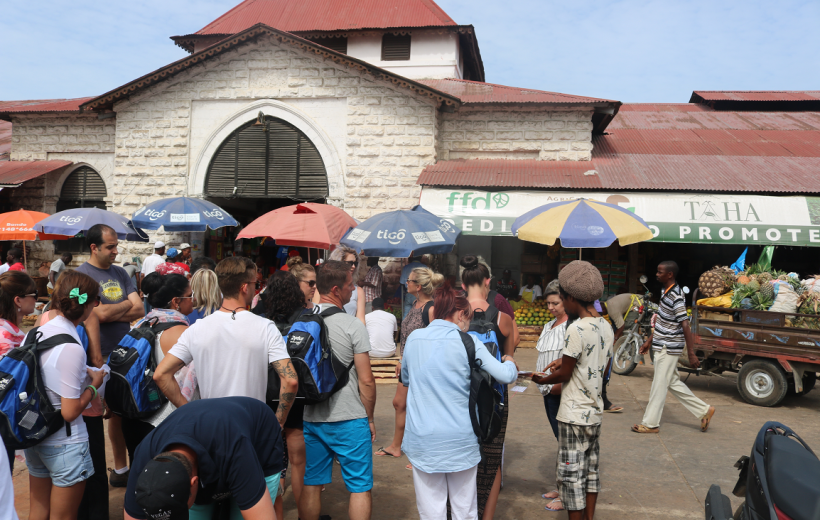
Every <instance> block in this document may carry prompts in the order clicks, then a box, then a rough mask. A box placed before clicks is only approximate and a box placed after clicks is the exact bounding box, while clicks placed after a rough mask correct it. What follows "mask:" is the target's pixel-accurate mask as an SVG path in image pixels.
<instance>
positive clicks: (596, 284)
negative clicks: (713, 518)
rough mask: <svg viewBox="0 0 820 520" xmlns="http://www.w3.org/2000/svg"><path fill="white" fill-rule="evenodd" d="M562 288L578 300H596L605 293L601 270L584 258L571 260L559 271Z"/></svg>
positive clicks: (559, 281)
mask: <svg viewBox="0 0 820 520" xmlns="http://www.w3.org/2000/svg"><path fill="white" fill-rule="evenodd" d="M558 283H560V284H561V288H562V289H564V291H566V292H567V294H569V295H570V296H572V297H573V298H575V299H576V300H580V301H582V302H594V301H595V300H598V299H600V298H601V296H602V295H603V294H604V281H603V279H601V272H600V271H599V270H598V268H596V267H595V266H594V265H592V264H590V263H589V262H584V261H583V260H575V261H573V262H570V263H569V264H568V265H567V266H566V267H564V268H563V269H561V272H560V273H558Z"/></svg>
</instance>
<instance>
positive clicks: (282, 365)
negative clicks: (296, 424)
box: [271, 358, 299, 427]
mask: <svg viewBox="0 0 820 520" xmlns="http://www.w3.org/2000/svg"><path fill="white" fill-rule="evenodd" d="M271 364H272V365H273V369H274V370H276V374H277V375H278V376H279V408H277V409H276V418H277V419H279V424H280V425H282V426H283V427H284V426H285V420H286V419H287V418H288V412H290V408H291V406H293V400H294V399H296V390H298V389H299V378H298V376H297V375H296V371H295V370H294V369H293V363H291V361H290V358H285V359H280V360H279V361H274V362H273V363H271Z"/></svg>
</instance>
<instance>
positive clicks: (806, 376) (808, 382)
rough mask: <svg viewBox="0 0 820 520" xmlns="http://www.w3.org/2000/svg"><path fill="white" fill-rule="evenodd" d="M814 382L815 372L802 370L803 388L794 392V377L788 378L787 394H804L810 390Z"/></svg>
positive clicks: (815, 379)
mask: <svg viewBox="0 0 820 520" xmlns="http://www.w3.org/2000/svg"><path fill="white" fill-rule="evenodd" d="M815 383H817V373H816V372H803V390H802V391H801V392H796V391H795V390H794V379H793V378H789V394H794V395H806V394H807V393H809V392H811V391H812V389H813V388H814V385H815Z"/></svg>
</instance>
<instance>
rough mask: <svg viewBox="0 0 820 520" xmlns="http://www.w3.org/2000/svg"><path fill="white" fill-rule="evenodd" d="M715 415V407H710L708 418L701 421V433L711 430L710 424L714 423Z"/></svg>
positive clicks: (707, 413)
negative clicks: (713, 417)
mask: <svg viewBox="0 0 820 520" xmlns="http://www.w3.org/2000/svg"><path fill="white" fill-rule="evenodd" d="M713 415H715V407H714V406H710V407H709V411H708V412H706V417H704V418H703V419H701V420H700V431H702V432H705V431H706V430H708V429H709V423H710V422H712V416H713Z"/></svg>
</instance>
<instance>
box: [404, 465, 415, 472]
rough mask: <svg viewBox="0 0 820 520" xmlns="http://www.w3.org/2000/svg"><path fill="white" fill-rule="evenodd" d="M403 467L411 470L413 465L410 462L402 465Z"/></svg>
mask: <svg viewBox="0 0 820 520" xmlns="http://www.w3.org/2000/svg"><path fill="white" fill-rule="evenodd" d="M404 469H409V470H410V471H413V465H412V464H408V465H406V466H405V467H404Z"/></svg>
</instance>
